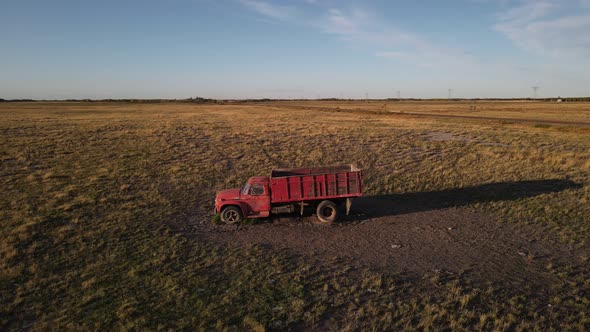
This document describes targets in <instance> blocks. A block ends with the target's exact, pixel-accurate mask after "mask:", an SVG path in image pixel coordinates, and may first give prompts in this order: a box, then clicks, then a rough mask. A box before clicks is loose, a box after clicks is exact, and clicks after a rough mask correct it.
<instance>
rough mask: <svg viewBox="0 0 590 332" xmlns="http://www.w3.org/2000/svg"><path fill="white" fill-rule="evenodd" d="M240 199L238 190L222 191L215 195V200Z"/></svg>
mask: <svg viewBox="0 0 590 332" xmlns="http://www.w3.org/2000/svg"><path fill="white" fill-rule="evenodd" d="M234 199H240V188H234V189H227V190H222V191H220V192H218V193H217V200H234Z"/></svg>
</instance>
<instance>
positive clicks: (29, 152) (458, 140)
mask: <svg viewBox="0 0 590 332" xmlns="http://www.w3.org/2000/svg"><path fill="white" fill-rule="evenodd" d="M293 104H294V103H289V106H293ZM492 104H493V103H492ZM492 104H490V107H492V106H491V105H492ZM283 105H284V103H269V104H245V105H239V104H237V105H203V106H197V105H187V104H124V103H106V104H100V103H91V104H87V103H22V104H14V103H4V104H0V113H1V114H2V118H1V119H0V132H1V135H0V143H1V144H0V160H1V167H0V183H1V185H2V188H3V195H2V197H1V198H0V218H1V220H2V224H1V225H0V234H1V236H2V239H3V240H2V243H1V245H0V300H1V305H0V328H1V329H3V330H4V329H8V330H20V329H31V330H47V329H84V330H87V329H101V330H104V329H123V330H127V329H167V328H173V329H197V330H210V329H212V328H214V329H219V330H225V329H230V330H231V329H235V328H243V329H254V330H264V329H270V330H273V329H275V330H284V329H291V328H309V329H315V328H319V327H326V326H329V327H330V328H332V329H334V330H367V329H374V330H390V329H394V330H410V329H433V330H439V329H453V330H455V329H459V330H549V329H565V330H569V329H578V330H583V329H588V328H590V325H589V324H590V317H589V316H588V311H589V310H588V309H589V308H590V307H589V305H590V303H589V301H588V297H587V294H588V292H589V291H590V284H589V282H588V280H590V271H589V270H588V267H587V260H588V257H589V253H588V252H587V250H588V244H589V243H588V237H589V235H590V227H589V222H590V204H588V201H589V199H590V135H588V133H587V132H585V131H578V130H576V129H572V128H565V129H563V128H558V127H556V126H552V127H549V128H547V127H543V126H541V127H539V126H535V125H526V124H520V125H513V124H509V123H500V122H481V123H478V122H473V121H469V122H464V121H460V120H452V121H451V120H448V121H446V120H443V119H429V118H411V117H399V116H388V115H384V114H380V113H371V112H366V113H363V110H365V109H372V108H378V107H380V106H379V105H370V106H366V105H364V104H362V103H358V102H355V103H352V104H342V103H337V104H334V103H331V102H328V103H318V102H305V103H300V104H297V105H295V106H298V107H297V108H293V107H284V106H283ZM310 105H311V106H318V107H320V108H324V110H322V109H315V108H310V109H306V108H307V107H308V106H310ZM478 105H479V104H478ZM493 105H496V104H493ZM547 105H549V104H545V103H535V104H526V105H524V106H523V104H521V103H512V104H504V103H502V104H501V106H498V107H505V108H506V109H505V110H504V111H501V110H498V111H496V110H494V109H492V108H490V110H486V109H485V108H484V109H483V110H482V112H484V111H485V112H489V113H486V114H493V115H494V116H496V115H497V116H498V117H499V118H501V117H502V116H504V115H505V114H509V115H510V117H514V116H516V115H515V114H516V113H518V112H521V113H522V114H524V115H523V117H525V116H526V117H527V118H528V117H530V116H539V117H542V118H543V119H558V118H560V116H559V114H558V113H557V112H561V111H562V109H557V110H556V109H554V108H553V107H554V105H550V106H547ZM575 105H577V106H575ZM455 106H456V105H455V104H453V105H449V104H448V103H442V104H436V103H434V104H432V103H416V102H413V103H411V104H408V105H405V104H404V106H403V107H402V108H399V107H400V106H399V105H395V106H389V105H386V108H387V109H388V110H389V109H390V108H391V110H394V111H396V110H397V111H402V110H406V108H405V107H407V109H408V110H410V109H411V110H412V112H422V111H423V112H431V111H445V112H446V111H448V112H455V111H454V110H453V109H454V107H455ZM336 107H340V109H341V110H344V109H352V110H355V112H337V111H338V110H337V109H336ZM493 107H496V106H493ZM556 107H557V106H556ZM559 107H562V106H561V105H559ZM564 107H566V108H567V109H568V110H567V112H568V116H570V118H571V119H580V121H582V120H586V119H588V104H568V105H565V106H564ZM576 107H577V108H576ZM518 109H520V111H518ZM357 110H358V111H359V112H356V111H357ZM539 110H540V111H539ZM459 112H460V114H464V111H463V110H460V111H459ZM461 112H463V113H461ZM478 112H479V111H478ZM339 163H355V164H357V165H359V166H360V167H361V168H363V169H364V182H365V190H366V193H367V194H368V195H377V194H393V193H408V192H420V191H436V190H445V189H449V188H461V187H466V186H474V185H481V184H486V183H493V182H510V181H522V180H541V179H568V180H571V181H574V182H575V183H577V184H578V186H577V187H572V188H569V189H566V190H562V191H558V192H552V193H545V194H541V195H536V196H530V197H525V198H522V199H518V200H508V201H502V200H498V201H493V202H481V203H474V204H473V205H470V206H467V207H464V208H466V209H475V210H477V211H484V212H486V213H489V214H491V215H493V216H494V217H495V218H497V219H498V221H499V222H511V223H515V224H518V225H522V227H528V228H530V229H531V230H533V231H534V232H536V234H537V236H538V237H539V238H549V239H556V240H557V241H559V242H561V243H563V244H565V245H566V246H568V248H570V249H571V253H572V254H574V253H575V254H579V256H580V257H579V258H575V259H574V263H572V264H570V265H563V264H559V263H555V264H550V265H548V266H547V271H548V272H550V273H552V274H554V275H556V276H557V277H559V278H560V280H562V284H561V286H560V287H558V288H556V289H551V290H548V292H549V294H550V296H551V297H550V298H549V299H547V298H546V297H541V296H540V297H535V296H533V297H530V296H531V294H530V293H526V292H524V291H522V292H520V291H518V290H514V289H503V288H502V287H501V285H500V287H497V286H493V285H492V286H485V287H484V286H482V285H474V284H473V283H472V282H471V281H469V280H458V279H453V280H447V281H440V280H436V282H435V283H434V282H433V281H432V278H434V277H433V276H431V275H425V276H424V278H423V279H421V280H408V279H405V278H404V277H403V276H400V275H397V274H395V273H381V272H375V271H370V270H363V271H360V272H359V271H355V272H354V273H352V272H351V271H350V269H351V267H350V266H349V265H348V264H341V265H339V264H334V265H329V266H315V265H311V264H310V263H309V262H307V261H306V260H305V259H303V258H301V257H291V256H289V255H288V254H286V253H283V252H273V251H269V250H266V249H264V248H260V247H257V246H254V247H249V248H244V249H238V248H224V247H219V246H217V245H213V244H210V243H206V242H203V243H199V242H195V241H194V240H192V239H191V238H187V237H185V236H183V235H182V234H178V233H176V232H175V231H174V230H175V227H174V225H175V224H177V223H179V222H181V223H182V222H190V221H191V218H193V217H194V216H196V215H199V213H200V212H199V211H203V210H206V211H209V210H210V209H211V204H212V199H213V196H214V194H215V192H216V191H217V190H219V189H223V188H226V187H231V186H237V185H239V184H241V183H242V182H243V181H245V180H246V179H247V178H248V177H249V176H252V175H259V174H267V173H268V172H269V171H270V169H272V168H274V167H288V166H303V165H308V166H314V165H325V164H339ZM584 257H585V258H584ZM576 262H577V263H576ZM262 276H264V277H262ZM269 280H272V282H270V281H269ZM368 289H371V291H370V292H369V291H367V290H368ZM548 303H549V304H552V306H551V307H548V306H547V305H548Z"/></svg>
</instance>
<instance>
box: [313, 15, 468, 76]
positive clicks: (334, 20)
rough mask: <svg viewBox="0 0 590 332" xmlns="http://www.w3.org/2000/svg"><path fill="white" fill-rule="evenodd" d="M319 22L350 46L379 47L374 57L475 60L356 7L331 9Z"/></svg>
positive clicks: (429, 62) (424, 62)
mask: <svg viewBox="0 0 590 332" xmlns="http://www.w3.org/2000/svg"><path fill="white" fill-rule="evenodd" d="M318 26H319V27H320V28H321V30H322V31H323V32H324V33H328V34H332V35H335V36H337V37H338V38H340V39H341V40H344V41H347V42H349V43H350V44H351V45H353V46H359V47H366V46H369V47H373V48H377V49H379V50H378V51H377V52H374V55H375V56H377V57H381V58H388V59H398V60H403V61H406V62H410V63H414V64H415V65H418V66H421V67H431V66H433V64H434V63H440V62H441V61H446V62H461V63H466V62H474V61H475V60H474V59H473V58H472V57H471V56H469V55H467V54H466V53H465V52H463V51H461V50H457V49H452V48H448V47H443V46H440V45H437V44H435V43H433V42H431V41H429V40H427V39H426V38H423V37H421V36H419V35H417V34H414V33H411V32H407V31H403V30H401V29H398V28H396V27H394V26H391V25H389V24H387V23H384V22H383V21H382V20H380V19H379V17H378V16H377V15H375V14H373V13H372V12H370V11H366V10H362V9H358V8H353V9H349V10H348V11H345V10H342V9H331V10H329V11H328V13H327V14H326V15H325V16H324V17H323V18H322V20H321V21H320V22H319V24H318Z"/></svg>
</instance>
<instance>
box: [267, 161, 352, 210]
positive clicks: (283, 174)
mask: <svg viewBox="0 0 590 332" xmlns="http://www.w3.org/2000/svg"><path fill="white" fill-rule="evenodd" d="M270 187H271V191H270V192H271V202H272V203H290V202H300V201H309V200H321V199H335V198H349V197H358V196H362V178H361V170H360V169H358V168H357V167H356V166H354V165H342V166H329V167H315V168H293V169H276V170H273V171H272V172H271V175H270Z"/></svg>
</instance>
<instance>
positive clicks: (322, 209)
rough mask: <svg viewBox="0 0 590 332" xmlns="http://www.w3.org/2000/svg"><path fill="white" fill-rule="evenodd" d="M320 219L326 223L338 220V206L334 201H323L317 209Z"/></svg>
mask: <svg viewBox="0 0 590 332" xmlns="http://www.w3.org/2000/svg"><path fill="white" fill-rule="evenodd" d="M316 214H317V216H318V219H319V220H320V221H321V222H323V223H326V224H329V223H333V222H334V221H336V220H338V217H339V215H338V208H337V207H336V204H334V203H333V202H332V201H322V202H321V203H320V204H319V205H318V208H317V209H316Z"/></svg>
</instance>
